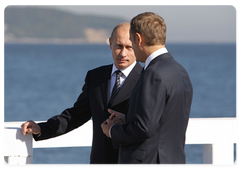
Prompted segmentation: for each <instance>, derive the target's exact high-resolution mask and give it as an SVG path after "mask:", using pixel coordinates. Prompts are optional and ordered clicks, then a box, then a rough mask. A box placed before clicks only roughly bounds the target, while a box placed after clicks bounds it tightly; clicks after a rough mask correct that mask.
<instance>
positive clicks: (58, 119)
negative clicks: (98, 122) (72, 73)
mask: <svg viewBox="0 0 240 170" xmlns="http://www.w3.org/2000/svg"><path fill="white" fill-rule="evenodd" d="M90 118H91V109H90V105H89V98H88V74H87V76H86V78H85V84H84V86H83V88H82V93H81V94H80V95H79V97H78V99H77V101H76V102H75V103H74V106H73V107H72V108H68V109H66V110H64V111H63V112H62V113H61V114H60V115H56V116H54V117H52V118H50V119H48V121H47V122H44V123H39V126H40V127H41V135H40V136H38V135H33V137H34V139H35V140H36V141H38V140H44V139H49V138H52V137H56V136H59V135H62V134H65V133H68V132H69V131H71V130H73V129H75V128H78V127H79V126H81V125H83V124H84V123H86V122H87V121H88V120H89V119H90Z"/></svg>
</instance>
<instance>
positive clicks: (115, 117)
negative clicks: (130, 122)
mask: <svg viewBox="0 0 240 170" xmlns="http://www.w3.org/2000/svg"><path fill="white" fill-rule="evenodd" d="M108 112H109V113H110V114H111V115H110V117H109V119H110V120H112V121H113V122H114V123H115V124H116V125H120V124H123V123H125V114H123V113H120V112H117V111H115V110H112V109H108Z"/></svg>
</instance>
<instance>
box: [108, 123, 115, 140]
mask: <svg viewBox="0 0 240 170" xmlns="http://www.w3.org/2000/svg"><path fill="white" fill-rule="evenodd" d="M113 126H114V125H113ZM113 126H111V127H110V129H109V136H110V138H112V135H111V130H112V127H113Z"/></svg>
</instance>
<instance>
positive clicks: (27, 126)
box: [21, 120, 41, 135]
mask: <svg viewBox="0 0 240 170" xmlns="http://www.w3.org/2000/svg"><path fill="white" fill-rule="evenodd" d="M21 128H22V133H23V135H26V134H27V133H33V134H35V135H37V134H40V133H41V128H40V126H39V125H38V124H36V123H35V122H34V121H32V120H29V121H27V122H26V123H23V124H22V126H21Z"/></svg>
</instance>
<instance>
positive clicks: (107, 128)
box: [101, 119, 115, 138]
mask: <svg viewBox="0 0 240 170" xmlns="http://www.w3.org/2000/svg"><path fill="white" fill-rule="evenodd" d="M113 125H115V124H114V123H113V121H111V120H110V119H107V120H105V121H104V122H103V123H102V124H101V127H102V130H103V133H104V134H105V135H106V136H107V137H109V138H110V134H109V133H110V132H109V131H110V128H111V127H112V126H113Z"/></svg>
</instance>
